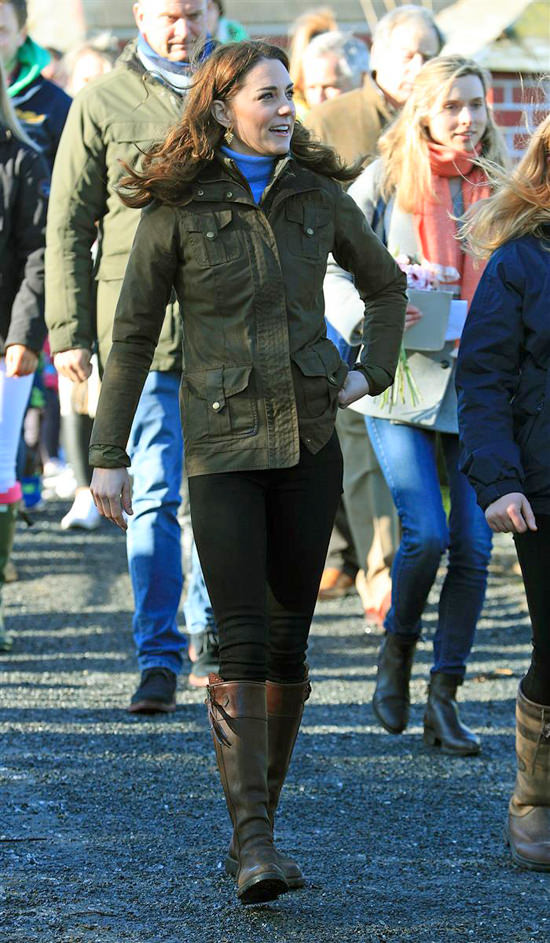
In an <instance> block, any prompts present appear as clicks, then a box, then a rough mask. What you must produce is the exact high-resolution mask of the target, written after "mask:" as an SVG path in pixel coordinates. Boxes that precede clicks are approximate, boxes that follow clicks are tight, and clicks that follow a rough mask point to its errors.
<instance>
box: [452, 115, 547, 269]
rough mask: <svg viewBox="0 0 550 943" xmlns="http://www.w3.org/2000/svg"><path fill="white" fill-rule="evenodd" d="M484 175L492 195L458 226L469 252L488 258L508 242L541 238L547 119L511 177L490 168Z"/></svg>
mask: <svg viewBox="0 0 550 943" xmlns="http://www.w3.org/2000/svg"><path fill="white" fill-rule="evenodd" d="M487 172H488V175H489V177H490V178H491V179H492V180H493V183H494V186H495V192H494V193H493V195H492V196H490V197H489V198H488V199H486V200H480V202H479V203H476V204H475V205H474V206H472V207H471V208H470V209H469V210H468V212H467V213H466V214H465V216H464V218H463V224H462V226H461V236H462V237H463V238H464V239H465V240H466V241H467V243H468V244H469V246H470V249H471V251H472V252H473V253H474V254H475V255H477V256H480V257H481V258H487V257H488V256H490V255H491V253H492V252H494V251H495V249H498V248H499V246H502V245H503V244H504V243H505V242H509V240H510V239H518V238H519V237H520V236H528V235H532V236H537V237H538V238H539V239H540V238H544V233H543V230H542V227H543V226H544V225H546V226H548V225H549V224H550V116H549V117H548V118H546V119H545V120H544V121H543V122H542V124H540V125H539V126H538V128H537V129H536V130H535V131H534V133H533V135H532V137H531V140H530V142H529V145H528V147H527V150H526V152H525V154H524V155H523V157H522V159H521V161H520V162H519V164H518V165H517V167H515V168H514V170H513V171H512V172H511V173H508V174H507V173H504V172H503V171H502V170H501V169H500V168H498V167H492V166H489V167H487ZM546 238H548V235H547V234H546Z"/></svg>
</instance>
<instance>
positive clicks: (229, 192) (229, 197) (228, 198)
mask: <svg viewBox="0 0 550 943" xmlns="http://www.w3.org/2000/svg"><path fill="white" fill-rule="evenodd" d="M225 196H226V199H227V200H230V199H231V197H232V196H233V193H232V191H231V190H228V191H227V193H226V194H225Z"/></svg>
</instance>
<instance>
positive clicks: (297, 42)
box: [289, 7, 338, 121]
mask: <svg viewBox="0 0 550 943" xmlns="http://www.w3.org/2000/svg"><path fill="white" fill-rule="evenodd" d="M337 29H338V24H337V23H336V17H335V15H334V13H333V11H332V10H331V9H330V7H316V8H315V9H313V10H308V11H307V12H306V13H302V15H301V16H299V17H298V18H297V19H296V20H295V21H294V23H293V24H292V26H291V28H290V31H289V32H290V56H289V58H290V67H289V72H290V77H291V79H292V81H293V82H294V104H295V106H296V117H297V118H298V120H299V121H303V119H304V118H305V116H306V114H307V112H308V110H309V109H308V105H307V102H306V98H305V87H304V62H303V60H304V53H305V51H306V49H307V47H308V46H309V44H310V42H311V40H312V39H315V37H316V36H320V35H321V33H329V32H331V31H332V30H337Z"/></svg>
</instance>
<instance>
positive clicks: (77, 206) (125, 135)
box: [46, 43, 183, 371]
mask: <svg viewBox="0 0 550 943" xmlns="http://www.w3.org/2000/svg"><path fill="white" fill-rule="evenodd" d="M182 104H183V99H182V97H181V96H180V95H178V94H176V93H175V92H174V91H173V90H172V89H171V88H170V87H169V86H167V85H166V84H165V83H164V82H163V81H162V80H161V79H160V78H159V77H158V76H155V75H152V74H151V73H148V72H146V70H145V68H144V66H143V65H142V64H141V61H140V60H139V59H138V57H137V55H136V52H135V43H130V44H129V45H128V46H127V47H126V49H125V50H124V51H123V53H122V55H121V57H120V58H119V60H118V63H117V65H116V67H115V69H113V71H112V72H109V73H108V74H107V75H104V76H102V77H101V78H100V79H98V80H96V81H95V82H92V83H90V85H88V86H86V87H85V88H84V89H83V90H82V92H80V93H79V94H78V95H77V97H76V98H75V100H74V102H73V103H72V105H71V108H70V111H69V115H68V118H67V122H66V125H65V128H64V131H63V134H62V136H61V141H60V144H59V149H58V151H57V157H56V160H55V166H54V171H53V178H52V188H51V196H50V205H49V211H48V224H47V237H46V239H47V249H46V323H47V325H48V329H49V332H50V342H51V347H52V350H53V352H54V353H58V352H60V351H63V350H70V349H72V348H91V347H92V345H93V343H94V341H95V340H96V338H97V339H98V341H99V354H100V361H101V363H102V364H104V363H105V361H106V359H107V356H108V353H109V350H110V347H111V334H112V328H113V320H114V313H115V308H116V301H117V299H118V294H119V290H120V286H121V285H122V279H123V276H124V270H125V268H126V262H127V261H128V255H129V253H130V249H131V246H132V241H133V238H134V234H135V231H136V229H137V225H138V222H139V218H140V212H139V210H132V209H129V208H128V207H126V206H124V204H123V203H122V201H121V200H120V197H119V195H118V193H117V191H116V186H117V184H118V182H119V180H120V179H121V177H122V175H123V174H124V168H123V167H122V164H121V161H125V162H127V163H130V164H131V163H134V162H135V161H136V160H138V159H139V157H140V151H143V150H145V149H146V148H147V147H148V146H149V145H150V144H152V143H153V142H155V141H160V140H164V138H165V137H166V134H167V131H168V129H169V128H170V127H171V126H172V125H174V124H175V123H176V122H177V121H178V120H179V117H180V114H181V109H182ZM96 239H97V240H98V251H97V257H96V260H95V263H94V262H93V261H92V256H91V248H92V246H93V244H94V242H95V241H96ZM94 280H95V281H96V282H97V285H94ZM96 289H97V292H96ZM96 305H97V321H96ZM152 368H153V369H155V370H178V371H179V370H180V369H181V320H180V317H179V313H178V311H177V306H176V305H173V304H170V305H168V307H167V312H166V319H165V321H164V324H163V327H162V331H161V336H160V341H159V345H158V349H157V351H156V353H155V358H154V361H153V364H152Z"/></svg>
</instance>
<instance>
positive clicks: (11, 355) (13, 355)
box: [5, 344, 38, 377]
mask: <svg viewBox="0 0 550 943" xmlns="http://www.w3.org/2000/svg"><path fill="white" fill-rule="evenodd" d="M5 357H6V376H8V377H27V376H28V375H29V373H34V371H35V370H36V366H37V364H38V355H37V354H35V352H34V350H31V349H30V347H25V346H24V345H23V344H10V346H9V347H6V353H5Z"/></svg>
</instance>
